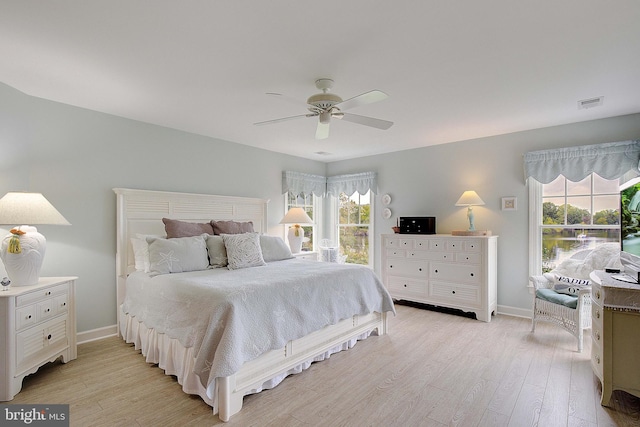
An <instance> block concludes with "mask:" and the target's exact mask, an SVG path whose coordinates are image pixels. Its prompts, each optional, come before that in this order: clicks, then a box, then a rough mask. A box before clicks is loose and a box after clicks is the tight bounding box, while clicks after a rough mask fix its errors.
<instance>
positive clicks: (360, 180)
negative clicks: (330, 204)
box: [327, 172, 378, 197]
mask: <svg viewBox="0 0 640 427" xmlns="http://www.w3.org/2000/svg"><path fill="white" fill-rule="evenodd" d="M369 190H371V192H372V193H377V192H378V174H377V173H375V172H361V173H354V174H349V175H337V176H330V177H329V178H327V194H328V195H330V196H333V197H338V196H339V195H340V193H345V194H347V195H349V196H351V195H352V194H353V193H355V192H356V191H357V192H358V193H360V194H366V193H367V191H369Z"/></svg>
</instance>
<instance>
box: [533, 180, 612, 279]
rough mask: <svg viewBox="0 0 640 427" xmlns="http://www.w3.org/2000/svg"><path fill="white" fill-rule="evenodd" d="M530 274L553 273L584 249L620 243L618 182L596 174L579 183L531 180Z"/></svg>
mask: <svg viewBox="0 0 640 427" xmlns="http://www.w3.org/2000/svg"><path fill="white" fill-rule="evenodd" d="M529 185H530V190H529V191H530V206H531V207H532V215H531V217H530V221H531V227H530V230H531V231H530V233H531V241H532V243H533V246H532V248H533V249H534V252H533V254H535V256H532V257H531V258H532V260H533V263H532V264H531V265H530V269H531V274H541V273H544V272H547V271H550V270H553V269H554V268H555V267H556V266H557V265H558V264H560V263H561V262H562V261H564V260H565V259H567V258H569V257H571V255H573V254H574V253H575V252H577V251H579V250H582V249H592V248H594V247H596V246H597V245H599V244H602V243H607V242H619V241H620V193H619V183H618V180H617V179H615V180H607V179H604V178H601V177H600V176H598V175H597V174H595V173H592V174H591V175H589V176H587V177H586V178H585V179H583V180H581V181H579V182H572V181H569V180H568V179H566V178H565V177H564V176H562V175H560V176H558V178H556V179H555V180H553V181H552V182H550V183H549V184H541V183H539V182H537V181H535V180H534V179H531V178H530V179H529Z"/></svg>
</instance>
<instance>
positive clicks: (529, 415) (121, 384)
mask: <svg viewBox="0 0 640 427" xmlns="http://www.w3.org/2000/svg"><path fill="white" fill-rule="evenodd" d="M397 311H398V314H397V316H396V317H393V318H392V319H391V321H390V324H391V330H390V333H389V334H388V335H386V336H383V337H375V336H374V337H371V338H369V339H367V340H365V341H361V342H359V343H358V344H357V345H356V346H355V347H354V348H353V349H351V350H349V351H345V352H340V353H337V354H334V355H333V356H331V358H330V359H329V360H325V361H324V362H320V363H315V364H313V365H312V366H311V368H310V369H309V370H307V371H305V372H304V373H302V374H299V375H294V376H291V377H289V378H287V379H286V380H285V381H284V382H283V383H282V384H280V385H279V386H278V387H276V388H275V389H273V390H267V391H264V392H262V393H260V394H257V395H252V396H247V397H245V399H244V407H243V409H242V411H241V412H240V413H239V414H237V415H235V416H234V417H233V418H232V419H231V421H230V422H229V423H227V425H229V426H306V425H308V426H320V425H321V426H536V425H537V426H540V427H547V426H640V399H638V398H635V397H633V396H631V395H629V394H626V393H623V392H615V393H614V397H613V399H612V402H613V403H612V404H613V405H614V408H615V409H609V408H604V407H602V406H600V403H599V399H600V389H599V384H598V381H597V379H596V378H595V376H594V375H593V373H592V371H591V366H590V364H589V363H590V362H589V357H590V356H589V355H590V351H591V345H590V340H589V339H586V340H585V341H586V342H585V349H584V352H583V353H577V352H576V342H575V339H574V338H573V337H572V336H571V335H569V334H568V333H567V332H565V331H564V330H562V329H560V328H558V327H556V326H553V325H547V324H540V325H539V326H538V327H537V328H536V333H535V334H531V333H530V332H529V331H530V321H529V320H527V319H520V318H515V317H509V316H501V315H498V316H495V317H494V318H493V320H492V322H491V323H483V322H479V321H476V320H472V319H468V318H465V317H460V316H455V315H451V314H444V313H438V312H435V311H429V310H423V309H419V308H414V307H408V306H402V305H398V306H397ZM10 403H68V404H70V412H71V425H72V426H83V427H84V426H211V425H221V424H224V423H222V422H221V421H219V419H218V418H217V416H213V415H212V414H211V409H210V407H208V406H207V405H206V404H204V403H203V402H202V401H201V400H200V398H198V397H193V396H188V395H186V394H184V393H183V392H182V390H181V387H180V386H179V385H178V383H177V381H176V380H175V378H174V377H170V376H166V375H164V373H163V372H162V371H161V370H160V369H158V368H157V367H155V366H153V365H149V364H147V363H145V362H144V359H143V357H142V356H141V355H140V354H139V353H138V352H137V351H135V350H134V349H133V347H131V346H129V345H127V344H125V343H124V342H123V341H121V340H120V339H118V338H115V337H113V338H107V339H104V340H100V341H96V342H91V343H87V344H83V345H80V346H79V348H78V359H77V360H75V361H73V362H71V363H68V364H62V363H60V362H54V363H50V364H48V365H46V366H44V367H43V368H41V369H40V370H39V371H38V372H37V373H36V374H34V375H31V376H29V377H27V378H26V379H25V381H24V386H23V390H22V392H21V393H20V394H18V395H17V396H16V398H15V399H14V400H13V401H12V402H10Z"/></svg>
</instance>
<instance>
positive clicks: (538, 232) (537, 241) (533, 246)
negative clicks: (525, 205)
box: [527, 172, 620, 288]
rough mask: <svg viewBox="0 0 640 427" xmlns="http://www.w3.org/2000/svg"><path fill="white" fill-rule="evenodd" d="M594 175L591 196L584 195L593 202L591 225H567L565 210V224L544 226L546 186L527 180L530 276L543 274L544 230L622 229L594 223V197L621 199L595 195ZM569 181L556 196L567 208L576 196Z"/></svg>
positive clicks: (531, 179)
mask: <svg viewBox="0 0 640 427" xmlns="http://www.w3.org/2000/svg"><path fill="white" fill-rule="evenodd" d="M593 174H595V172H592V173H591V175H589V177H591V190H590V194H588V195H587V194H584V195H582V196H584V197H590V199H591V202H590V205H591V209H590V213H591V217H590V222H591V223H590V224H566V219H567V212H568V209H565V211H564V215H565V221H564V222H565V224H546V225H545V224H543V223H542V217H543V204H544V198H543V191H544V185H545V184H543V183H541V182H539V181H537V180H536V179H534V178H532V177H529V179H528V180H527V184H528V186H529V276H538V275H540V274H542V230H544V229H545V228H563V229H580V228H590V229H605V230H607V229H614V228H616V227H620V224H617V225H600V224H594V223H593V217H594V215H595V214H596V212H593V208H594V196H603V195H614V194H617V195H618V197H619V193H595V194H594V186H595V183H594V179H593ZM567 181H569V179H568V178H566V180H565V188H564V194H563V195H558V196H555V197H558V198H560V197H563V198H564V200H565V206H566V205H567V201H568V199H570V198H571V197H573V196H575V195H569V194H568V191H567ZM618 203H619V199H618ZM528 287H529V288H532V284H531V283H529V285H528Z"/></svg>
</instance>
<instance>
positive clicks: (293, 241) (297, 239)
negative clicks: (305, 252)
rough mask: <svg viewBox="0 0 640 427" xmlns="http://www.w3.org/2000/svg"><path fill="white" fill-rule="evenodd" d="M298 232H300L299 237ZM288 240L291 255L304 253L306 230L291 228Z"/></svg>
mask: <svg viewBox="0 0 640 427" xmlns="http://www.w3.org/2000/svg"><path fill="white" fill-rule="evenodd" d="M296 230H298V235H297V236H296ZM287 239H288V240H289V248H290V249H291V253H292V254H297V253H300V252H301V251H302V241H303V240H304V228H302V227H295V226H293V227H291V228H289V233H288V234H287Z"/></svg>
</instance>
